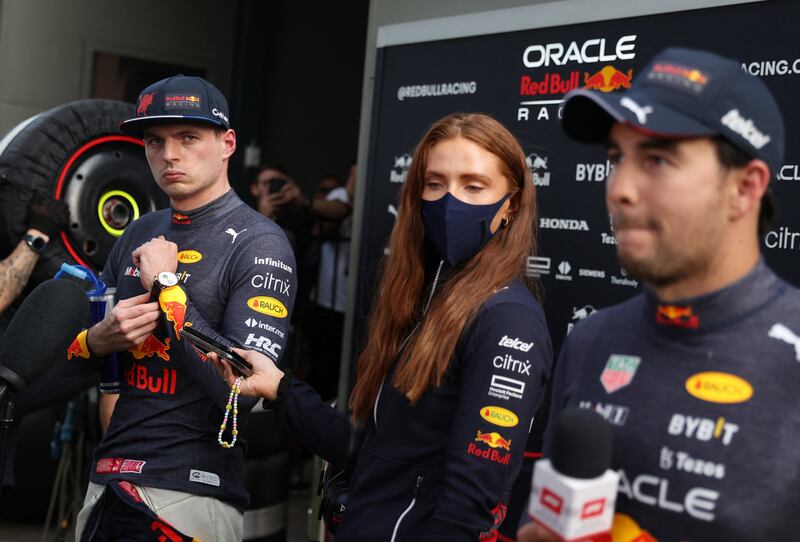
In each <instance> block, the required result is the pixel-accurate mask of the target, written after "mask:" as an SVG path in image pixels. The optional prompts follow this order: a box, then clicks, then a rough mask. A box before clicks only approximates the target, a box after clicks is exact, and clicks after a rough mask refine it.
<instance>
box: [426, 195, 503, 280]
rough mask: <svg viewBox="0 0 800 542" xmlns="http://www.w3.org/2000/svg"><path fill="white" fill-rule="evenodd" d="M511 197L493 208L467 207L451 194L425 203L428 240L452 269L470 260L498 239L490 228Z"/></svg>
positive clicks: (501, 200)
mask: <svg viewBox="0 0 800 542" xmlns="http://www.w3.org/2000/svg"><path fill="white" fill-rule="evenodd" d="M510 195H511V194H506V195H505V196H503V197H502V198H500V201H498V202H496V203H491V204H489V205H472V204H470V203H464V202H463V201H461V200H459V199H458V198H456V197H455V196H453V195H452V194H450V192H448V193H447V194H445V195H444V196H443V197H441V198H439V199H437V200H435V201H427V200H422V223H423V224H424V225H425V238H426V239H427V240H428V241H429V242H430V243H431V245H433V247H434V248H435V249H436V250H437V252H439V255H440V256H441V257H442V259H443V260H445V261H447V263H449V264H450V265H459V264H462V263H464V262H466V261H468V260H470V259H471V258H472V257H473V256H474V255H475V254H477V253H478V251H479V250H480V249H481V248H483V246H484V245H485V244H486V243H488V242H489V239H491V238H492V236H493V235H494V234H493V233H492V232H491V231H490V229H489V226H490V225H491V223H492V220H493V219H494V217H495V215H496V214H497V211H498V210H499V209H500V207H502V206H503V203H505V201H506V200H507V199H508V198H509V196H510Z"/></svg>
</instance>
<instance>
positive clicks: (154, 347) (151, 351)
mask: <svg viewBox="0 0 800 542" xmlns="http://www.w3.org/2000/svg"><path fill="white" fill-rule="evenodd" d="M169 341H170V339H169V337H167V338H166V339H164V342H163V343H162V342H161V341H159V340H158V339H157V338H156V336H155V335H153V334H150V335H148V336H147V338H146V339H145V340H144V341H143V342H142V343H141V344H137V345H136V346H134V347H133V348H131V349H130V353H131V355H132V356H133V357H134V358H136V359H142V358H145V357H147V358H151V357H153V356H154V355H156V356H158V357H160V358H161V359H163V360H164V361H169V354H167V350H169Z"/></svg>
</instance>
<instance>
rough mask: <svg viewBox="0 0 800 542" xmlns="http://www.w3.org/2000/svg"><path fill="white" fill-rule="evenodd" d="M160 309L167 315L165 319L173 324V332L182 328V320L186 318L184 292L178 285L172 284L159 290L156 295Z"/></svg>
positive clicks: (176, 332)
mask: <svg viewBox="0 0 800 542" xmlns="http://www.w3.org/2000/svg"><path fill="white" fill-rule="evenodd" d="M158 301H159V304H160V305H161V310H162V311H164V314H166V316H167V320H169V321H170V322H172V323H173V324H174V328H175V334H176V335H177V334H178V332H179V331H180V330H181V329H182V328H183V322H184V321H185V319H186V292H184V291H183V288H181V287H180V286H173V287H172V288H167V289H165V290H161V294H160V295H159V296H158Z"/></svg>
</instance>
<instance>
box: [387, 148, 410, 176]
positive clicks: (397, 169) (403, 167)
mask: <svg viewBox="0 0 800 542" xmlns="http://www.w3.org/2000/svg"><path fill="white" fill-rule="evenodd" d="M410 167H411V155H410V154H408V153H406V154H401V155H400V156H396V157H395V159H394V165H393V166H392V171H391V172H389V181H390V182H393V183H404V182H406V177H407V176H408V170H409V168H410Z"/></svg>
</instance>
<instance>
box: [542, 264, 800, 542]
mask: <svg viewBox="0 0 800 542" xmlns="http://www.w3.org/2000/svg"><path fill="white" fill-rule="evenodd" d="M798 390H800V294H798V291H797V290H796V289H795V288H794V287H792V286H789V285H788V284H786V283H785V282H783V281H782V280H780V279H779V278H778V277H777V276H775V274H773V273H772V271H770V270H769V269H768V268H767V267H766V266H765V265H764V264H763V263H759V265H758V266H757V267H756V268H755V270H753V271H752V272H751V273H750V274H748V275H747V276H746V277H745V278H743V279H742V280H740V281H739V282H737V283H735V284H733V285H732V286H730V287H727V288H725V289H722V290H720V291H717V292H714V293H711V294H708V295H704V296H701V297H697V298H694V299H689V300H686V301H685V302H682V303H678V304H671V305H667V304H662V303H659V301H658V299H656V298H655V297H654V296H653V295H652V294H642V295H640V296H638V297H635V298H633V299H632V300H630V301H628V302H626V303H623V304H621V305H617V306H615V307H612V308H609V309H606V310H602V311H599V312H597V313H595V314H593V315H592V316H590V317H589V318H587V319H586V320H584V321H583V322H582V323H581V324H579V325H577V326H576V327H575V329H574V330H573V331H572V333H571V334H570V335H569V337H568V339H567V341H566V343H565V346H564V348H563V351H562V354H561V357H560V360H559V362H558V365H557V370H556V376H555V380H554V389H553V408H552V411H553V413H554V415H555V414H558V411H559V410H560V407H563V406H565V405H577V406H579V407H582V408H585V409H592V410H595V411H597V412H598V413H600V414H601V415H602V416H603V417H604V418H605V419H606V420H608V421H609V422H610V423H611V424H612V425H613V430H614V460H613V461H614V464H613V466H614V468H615V469H617V470H618V471H619V473H620V477H621V478H620V485H619V492H618V495H617V505H616V510H617V512H618V513H620V514H623V515H624V516H627V517H618V518H617V519H616V521H617V522H618V523H624V522H627V523H629V524H631V525H635V526H634V527H632V528H629V530H628V532H629V534H628V535H626V537H625V538H624V540H625V541H627V540H634V539H635V538H634V537H636V536H642V533H643V531H646V532H648V533H649V534H650V535H651V536H654V537H655V538H656V539H657V540H658V541H659V542H665V541H667V542H669V541H675V540H681V541H684V540H686V541H692V542H694V541H703V542H705V541H714V540H720V541H727V542H735V541H753V540H794V539H796V538H797V537H798V533H800V514H798V511H800V460H799V458H800V456H799V455H798V451H797V446H798V443H800V393H798ZM551 425H552V424H551ZM548 433H549V430H548ZM549 436H550V435H549V434H548V435H547V440H548V442H549ZM631 520H632V521H631ZM617 540H618V539H617V538H615V542H617ZM637 540H639V539H637ZM641 540H647V539H646V538H641Z"/></svg>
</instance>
